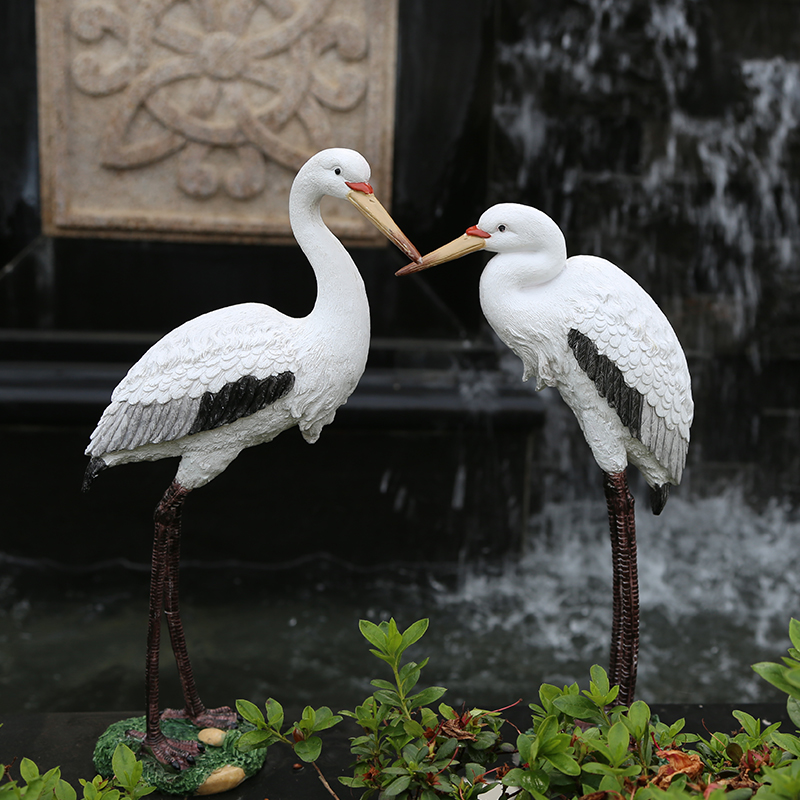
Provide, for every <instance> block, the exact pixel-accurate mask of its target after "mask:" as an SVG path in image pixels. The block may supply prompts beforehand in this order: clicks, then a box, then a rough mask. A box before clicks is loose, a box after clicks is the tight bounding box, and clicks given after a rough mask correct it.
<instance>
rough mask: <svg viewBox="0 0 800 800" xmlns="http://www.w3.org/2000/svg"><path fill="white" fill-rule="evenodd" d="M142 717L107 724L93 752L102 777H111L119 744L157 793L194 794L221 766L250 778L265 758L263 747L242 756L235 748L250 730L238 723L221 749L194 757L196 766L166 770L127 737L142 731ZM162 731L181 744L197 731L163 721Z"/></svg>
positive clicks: (182, 722) (180, 721)
mask: <svg viewBox="0 0 800 800" xmlns="http://www.w3.org/2000/svg"><path fill="white" fill-rule="evenodd" d="M144 728H145V718H144V717H131V718H130V719H123V720H120V721H119V722H115V723H114V724H113V725H110V726H109V727H108V728H107V729H106V732H105V733H104V734H103V735H102V736H101V737H100V738H99V739H98V740H97V746H96V747H95V749H94V765H95V768H96V769H97V771H98V772H99V773H100V775H102V776H103V777H104V778H110V777H111V776H112V775H113V774H114V770H113V769H112V767H111V757H112V756H113V755H114V750H115V749H116V747H117V745H118V744H119V743H120V742H123V743H124V744H126V745H128V747H130V748H131V750H133V752H134V753H136V757H137V758H138V759H139V760H140V761H141V762H142V766H143V771H142V778H143V779H144V780H145V781H146V782H147V783H149V784H150V785H151V786H155V787H156V788H157V789H158V790H159V791H161V792H165V793H168V794H183V795H186V794H194V793H195V792H196V791H197V789H198V787H200V786H201V785H202V784H203V783H204V782H205V780H206V779H207V778H208V776H209V775H210V774H211V773H212V772H213V771H214V770H215V769H219V768H220V767H224V766H225V765H226V764H230V765H232V766H235V767H241V768H242V770H244V774H245V775H246V776H247V777H248V778H249V777H251V776H252V775H254V774H255V773H256V772H258V770H259V769H260V768H261V766H262V765H263V763H264V760H265V759H266V757H267V751H266V749H265V748H263V749H262V748H259V749H258V750H252V751H250V752H249V753H242V752H240V751H239V750H238V749H237V747H236V742H237V741H238V739H239V737H240V736H241V735H242V734H243V733H246V732H247V731H251V730H253V726H252V725H250V723H248V722H242V723H240V725H239V727H238V728H236V729H235V730H232V731H228V732H227V736H226V737H225V740H224V742H223V743H222V746H221V747H209V746H206V751H205V753H203V754H201V755H200V756H198V757H197V763H196V764H195V765H194V766H193V767H190V768H189V769H185V770H182V771H181V772H176V771H175V770H174V769H172V767H166V766H164V765H163V764H160V763H159V762H158V761H156V760H155V759H154V758H153V757H152V756H151V755H150V753H149V752H147V751H146V750H142V748H141V743H140V742H139V741H138V740H137V739H134V738H132V737H129V736H128V735H127V731H131V730H135V731H144ZM161 730H163V731H164V734H165V735H166V736H168V737H169V738H170V739H183V740H184V741H197V734H198V733H199V729H198V728H196V727H195V726H194V725H192V723H191V722H189V721H188V720H183V719H165V720H162V722H161Z"/></svg>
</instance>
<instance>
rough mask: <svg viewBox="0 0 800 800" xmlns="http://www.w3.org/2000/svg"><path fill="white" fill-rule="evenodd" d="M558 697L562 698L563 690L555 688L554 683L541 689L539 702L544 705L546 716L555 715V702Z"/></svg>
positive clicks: (543, 685)
mask: <svg viewBox="0 0 800 800" xmlns="http://www.w3.org/2000/svg"><path fill="white" fill-rule="evenodd" d="M557 697H561V689H559V688H558V687H557V686H553V684H552V683H543V684H542V685H541V686H540V687H539V700H540V701H541V703H542V707H543V710H544V712H545V714H552V713H553V701H554V700H555V699H556V698H557Z"/></svg>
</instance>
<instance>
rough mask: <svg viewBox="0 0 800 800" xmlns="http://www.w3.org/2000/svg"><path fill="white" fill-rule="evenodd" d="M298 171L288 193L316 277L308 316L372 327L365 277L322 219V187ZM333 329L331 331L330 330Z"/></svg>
mask: <svg viewBox="0 0 800 800" xmlns="http://www.w3.org/2000/svg"><path fill="white" fill-rule="evenodd" d="M304 178H305V176H304V175H302V174H301V175H298V177H297V178H296V179H295V182H294V184H293V185H292V191H291V194H290V196H289V219H290V222H291V225H292V231H293V233H294V236H295V239H296V240H297V243H298V244H299V245H300V249H301V250H302V251H303V253H305V255H306V258H307V259H308V261H309V263H310V264H311V266H312V268H313V270H314V274H315V275H316V278H317V300H316V302H315V304H314V308H313V310H312V311H311V313H310V314H309V318H311V317H314V318H321V319H324V320H325V321H326V324H328V325H331V326H333V327H334V328H340V327H341V326H342V325H343V324H344V325H345V326H346V327H348V328H350V329H352V328H353V326H356V327H361V328H366V330H367V332H368V331H369V304H368V302H367V292H366V289H365V288H364V281H363V279H362V278H361V274H360V273H359V271H358V269H357V268H356V265H355V263H354V262H353V259H352V258H351V257H350V254H349V253H348V252H347V250H346V249H345V247H344V245H343V244H342V243H341V242H340V241H339V240H338V239H337V238H336V236H334V235H333V233H331V231H330V230H329V229H328V227H327V225H325V223H324V222H323V220H322V214H321V212H320V202H321V199H322V198H321V197H320V196H319V191H318V190H317V189H316V188H315V187H314V186H312V185H311V184H310V182H309V181H307V180H304ZM331 332H332V331H331Z"/></svg>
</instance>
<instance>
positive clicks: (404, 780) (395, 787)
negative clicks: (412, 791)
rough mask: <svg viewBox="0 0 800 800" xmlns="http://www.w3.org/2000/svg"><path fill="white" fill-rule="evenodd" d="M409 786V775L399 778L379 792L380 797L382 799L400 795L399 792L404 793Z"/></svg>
mask: <svg viewBox="0 0 800 800" xmlns="http://www.w3.org/2000/svg"><path fill="white" fill-rule="evenodd" d="M410 784H411V776H410V775H402V776H401V777H399V778H395V779H394V780H393V781H392V782H391V783H390V784H389V785H388V786H387V787H386V788H385V789H384V790H383V791H382V792H381V796H383V797H395V796H396V795H398V794H400V792H404V791H405V790H406V789H408V787H409V785H410Z"/></svg>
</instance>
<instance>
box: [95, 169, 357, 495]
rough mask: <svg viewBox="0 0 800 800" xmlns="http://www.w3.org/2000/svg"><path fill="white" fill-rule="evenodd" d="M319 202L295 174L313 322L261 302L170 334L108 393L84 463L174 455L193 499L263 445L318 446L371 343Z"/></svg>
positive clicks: (296, 214) (293, 201) (352, 281)
mask: <svg viewBox="0 0 800 800" xmlns="http://www.w3.org/2000/svg"><path fill="white" fill-rule="evenodd" d="M359 158H360V156H359ZM362 161H363V159H362ZM363 163H364V169H365V170H366V171H365V174H364V175H363V176H359V177H357V178H356V179H357V180H367V179H368V178H369V172H368V169H369V168H368V165H366V162H363ZM339 180H341V179H339ZM320 200H321V193H320V191H319V188H318V187H317V186H315V185H312V182H311V179H310V178H309V177H308V175H307V173H306V172H304V170H301V172H300V173H298V176H297V178H296V179H295V182H294V184H293V188H292V194H291V197H290V217H291V221H292V228H293V230H294V232H295V237H296V238H297V240H298V243H299V244H300V246H301V248H302V249H303V252H304V253H305V254H306V256H307V257H308V259H309V261H310V263H311V265H312V266H313V268H314V272H315V275H316V278H317V300H316V303H315V305H314V309H313V310H312V312H311V313H310V314H309V315H308V316H306V317H302V318H294V317H289V316H287V315H285V314H282V313H281V312H279V311H276V310H275V309H274V308H271V307H270V306H266V305H262V304H260V303H243V304H240V305H235V306H230V307H227V308H222V309H218V310H216V311H211V312H209V313H207V314H203V315H202V316H199V317H197V318H195V319H193V320H190V321H189V322H186V323H184V324H183V325H181V326H179V327H178V328H175V329H174V330H173V331H171V332H170V333H168V334H167V335H166V336H164V337H163V338H162V339H161V340H159V341H158V342H157V343H156V344H155V345H153V347H151V348H150V350H148V351H147V353H145V354H144V355H143V356H142V358H141V359H140V360H139V361H138V362H137V363H136V364H134V366H133V367H132V368H131V369H130V371H129V372H128V374H127V376H126V377H125V378H124V379H123V380H122V381H121V382H120V384H119V385H118V386H117V388H116V389H115V390H114V393H113V395H112V397H111V403H110V405H109V406H108V407H107V408H106V410H105V411H104V413H103V415H102V417H101V419H100V421H99V422H98V425H97V427H96V429H95V431H94V433H93V434H92V436H91V440H90V444H89V446H88V448H87V450H86V453H87V455H90V456H92V457H94V458H100V459H101V460H102V462H103V463H104V465H105V466H116V465H118V464H125V463H129V462H133V461H153V460H157V459H161V458H167V457H171V456H178V457H180V458H181V463H180V465H179V467H178V472H177V475H176V480H177V481H178V483H180V484H181V485H182V486H184V487H185V488H187V489H194V488H197V487H199V486H202V485H203V484H205V483H207V482H208V481H210V480H211V479H213V478H214V477H216V476H217V475H218V474H219V473H220V472H222V471H223V470H224V469H225V468H226V467H227V466H228V464H230V462H231V461H233V459H234V458H236V456H237V455H238V454H239V453H240V452H241V451H242V450H243V449H244V448H246V447H251V446H253V445H257V444H262V443H264V442H268V441H270V440H271V439H273V438H275V436H277V435H278V434H279V433H281V432H282V431H284V430H286V429H287V428H290V427H292V426H294V425H297V426H299V428H300V431H301V432H302V434H303V436H304V438H305V439H306V441H308V442H312V443H313V442H315V441H316V440H317V438H318V437H319V435H320V432H321V430H322V428H323V427H324V426H325V425H327V424H329V423H330V422H332V421H333V418H334V415H335V414H336V410H337V408H339V406H341V405H342V404H343V403H344V402H345V401H346V400H347V398H348V397H349V396H350V394H351V393H352V392H353V390H354V389H355V388H356V385H357V384H358V381H359V379H360V378H361V375H362V374H363V372H364V368H365V366H366V361H367V354H368V349H369V338H370V319H369V305H368V301H367V295H366V290H365V288H364V282H363V280H362V278H361V275H360V274H359V272H358V269H357V268H356V266H355V264H354V263H353V260H352V259H351V258H350V255H349V254H348V253H347V251H346V250H345V248H344V246H343V245H342V244H341V242H340V241H339V240H338V239H337V238H336V237H335V236H334V235H333V233H331V231H330V230H329V229H328V228H327V227H326V226H325V224H324V223H323V221H322V217H321V214H320V208H319V204H320ZM259 386H260V387H261V391H262V392H264V391H266V392H267V393H271V395H270V396H269V397H268V398H267V399H268V402H266V404H265V405H264V407H263V408H262V409H261V410H256V411H254V412H253V411H251V412H249V413H246V412H245V411H244V410H243V409H242V406H246V405H247V402H248V401H249V397H248V398H245V399H244V400H242V397H241V395H242V394H243V393H246V392H248V391H249V392H250V393H251V394H252V393H253V391H254V387H259ZM256 390H257V389H256ZM215 397H216V403H215ZM253 402H255V401H253ZM237 403H238V407H239V411H238V412H236V408H237ZM209 408H210V409H211V412H209V411H208V409H209ZM203 409H205V411H204V410H203ZM214 409H216V412H218V413H222V414H225V413H228V414H229V416H230V417H235V418H231V419H230V421H227V422H225V423H224V424H219V419H217V422H216V424H215V422H214V419H209V418H208V417H209V413H211V416H212V417H213V413H215V412H214ZM226 409H227V410H226ZM230 409H233V411H231V410H230ZM234 412H236V413H234ZM204 414H205V417H206V418H205V420H204V425H200V426H199V427H201V428H203V427H205V429H202V430H196V429H197V428H198V419H199V417H198V415H200V417H202V416H203V415H204ZM225 419H227V417H226V418H225Z"/></svg>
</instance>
